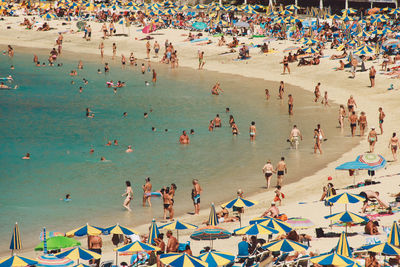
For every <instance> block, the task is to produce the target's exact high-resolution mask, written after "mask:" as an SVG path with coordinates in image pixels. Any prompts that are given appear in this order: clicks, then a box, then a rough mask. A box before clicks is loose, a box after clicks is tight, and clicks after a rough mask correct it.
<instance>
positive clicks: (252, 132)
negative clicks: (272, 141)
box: [249, 121, 257, 141]
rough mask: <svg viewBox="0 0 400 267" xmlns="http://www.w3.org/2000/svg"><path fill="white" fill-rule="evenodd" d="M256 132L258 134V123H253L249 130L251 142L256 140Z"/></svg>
mask: <svg viewBox="0 0 400 267" xmlns="http://www.w3.org/2000/svg"><path fill="white" fill-rule="evenodd" d="M256 132H257V129H256V123H255V122H254V121H252V122H251V125H250V128H249V134H250V141H254V140H256Z"/></svg>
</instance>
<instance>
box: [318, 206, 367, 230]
mask: <svg viewBox="0 0 400 267" xmlns="http://www.w3.org/2000/svg"><path fill="white" fill-rule="evenodd" d="M324 218H325V219H330V220H332V221H340V222H344V223H346V231H345V232H346V233H347V223H350V222H353V223H361V222H368V221H369V219H368V218H367V217H363V216H360V215H357V214H355V213H352V212H348V211H345V212H339V213H335V214H332V215H328V216H325V217H324Z"/></svg>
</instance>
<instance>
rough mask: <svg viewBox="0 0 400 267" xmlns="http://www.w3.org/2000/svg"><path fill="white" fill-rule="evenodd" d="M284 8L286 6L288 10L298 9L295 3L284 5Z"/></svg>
mask: <svg viewBox="0 0 400 267" xmlns="http://www.w3.org/2000/svg"><path fill="white" fill-rule="evenodd" d="M285 8H286V9H289V10H298V9H299V7H298V6H296V5H288V6H286V7H285Z"/></svg>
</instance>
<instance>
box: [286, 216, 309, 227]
mask: <svg viewBox="0 0 400 267" xmlns="http://www.w3.org/2000/svg"><path fill="white" fill-rule="evenodd" d="M286 223H287V224H289V225H290V226H291V227H292V228H293V229H307V228H311V227H314V226H315V224H314V223H313V222H312V221H311V220H310V219H307V218H303V217H292V218H289V219H288V220H287V221H286Z"/></svg>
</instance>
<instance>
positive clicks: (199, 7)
mask: <svg viewBox="0 0 400 267" xmlns="http://www.w3.org/2000/svg"><path fill="white" fill-rule="evenodd" d="M193 8H195V9H204V8H207V7H206V6H205V5H196V6H194V7H193Z"/></svg>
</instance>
